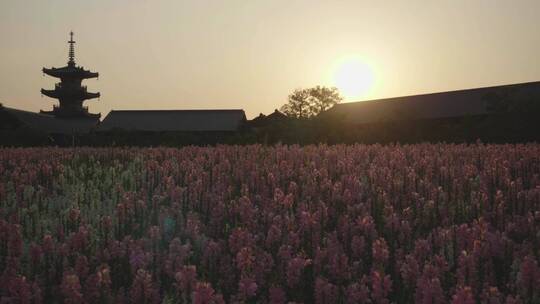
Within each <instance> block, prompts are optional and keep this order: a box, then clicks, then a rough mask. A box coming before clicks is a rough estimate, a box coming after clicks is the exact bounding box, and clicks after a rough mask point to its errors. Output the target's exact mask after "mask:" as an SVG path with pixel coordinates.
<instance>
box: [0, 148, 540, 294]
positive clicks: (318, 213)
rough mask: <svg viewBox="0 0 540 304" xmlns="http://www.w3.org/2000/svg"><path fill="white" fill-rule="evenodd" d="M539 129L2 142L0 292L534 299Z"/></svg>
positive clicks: (539, 270) (539, 240) (538, 253)
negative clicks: (317, 140)
mask: <svg viewBox="0 0 540 304" xmlns="http://www.w3.org/2000/svg"><path fill="white" fill-rule="evenodd" d="M539 262H540V145H538V144H526V145H483V144H476V145H451V144H419V145H388V146H381V145H369V146H367V145H350V146H346V145H336V146H323V145H321V146H305V147H299V146H275V147H265V146H259V145H253V146H217V147H186V148H182V149H171V148H147V149H140V148H101V149H94V148H82V149H60V148H33V149H0V302H2V303H50V302H54V303H163V302H165V303H289V302H294V303H413V302H415V303H486V304H496V303H540V288H538V287H539V286H540V265H539Z"/></svg>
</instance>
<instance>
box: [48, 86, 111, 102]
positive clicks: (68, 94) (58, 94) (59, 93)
mask: <svg viewBox="0 0 540 304" xmlns="http://www.w3.org/2000/svg"><path fill="white" fill-rule="evenodd" d="M81 88H82V89H81V90H64V89H60V88H58V87H57V88H56V89H54V90H45V89H41V94H43V95H45V96H48V97H51V98H56V99H60V98H70V99H77V100H86V99H92V98H98V97H100V96H101V94H100V93H99V92H98V93H91V92H87V91H86V87H81Z"/></svg>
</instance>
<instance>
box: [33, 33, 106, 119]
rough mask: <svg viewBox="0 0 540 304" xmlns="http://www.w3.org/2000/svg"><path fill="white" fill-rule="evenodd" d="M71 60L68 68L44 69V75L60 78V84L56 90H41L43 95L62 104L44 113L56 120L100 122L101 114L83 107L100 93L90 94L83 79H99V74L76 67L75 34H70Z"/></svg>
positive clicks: (56, 86)
mask: <svg viewBox="0 0 540 304" xmlns="http://www.w3.org/2000/svg"><path fill="white" fill-rule="evenodd" d="M69 34H70V38H71V39H70V40H69V41H68V43H69V56H68V58H69V60H68V62H67V66H65V67H61V68H50V69H48V68H43V73H45V74H47V75H49V76H52V77H56V78H60V82H59V83H57V84H55V86H54V90H44V89H41V94H43V95H46V96H48V97H51V98H55V99H58V101H59V102H60V104H59V105H58V106H56V105H55V106H53V109H52V111H43V110H41V111H40V112H41V113H44V114H52V115H54V116H55V117H56V118H89V119H94V120H99V118H100V116H101V114H99V113H98V114H92V113H88V107H85V106H83V102H84V101H85V100H87V99H92V98H97V97H99V96H100V94H99V93H90V92H88V91H87V90H86V86H82V85H81V83H82V80H83V79H89V78H97V77H98V76H99V74H98V73H94V72H90V71H88V70H85V69H84V68H83V67H80V66H76V65H75V47H74V44H75V41H74V40H73V32H70V33H69Z"/></svg>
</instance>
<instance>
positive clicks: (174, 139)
mask: <svg viewBox="0 0 540 304" xmlns="http://www.w3.org/2000/svg"><path fill="white" fill-rule="evenodd" d="M0 139H1V140H0V142H1V145H2V146H46V145H57V146H185V145H202V146H205V145H216V144H240V145H242V144H256V143H259V144H268V145H272V144H278V143H282V144H300V145H307V144H318V143H325V144H339V143H345V144H351V143H365V144H372V143H381V144H387V143H407V144H412V143H420V142H448V143H452V142H453V143H471V142H476V141H477V140H481V141H482V142H485V143H518V142H533V141H536V142H538V141H540V113H539V112H537V111H530V112H501V113H494V114H490V115H485V116H471V117H460V118H452V119H437V120H403V121H387V122H378V123H371V124H361V125H353V124H346V123H343V122H341V121H340V119H339V118H332V119H328V118H326V119H323V118H310V119H302V118H289V119H283V120H278V121H271V122H268V123H266V124H262V125H257V126H254V125H253V124H251V125H250V123H249V122H248V123H247V125H246V126H245V127H244V128H242V129H241V130H240V131H238V132H233V133H227V132H223V133H181V132H172V133H171V132H161V133H159V132H127V131H121V130H118V131H115V132H107V133H99V132H92V133H89V134H85V135H76V136H71V135H47V134H39V133H37V132H31V131H29V130H7V131H6V130H4V131H0Z"/></svg>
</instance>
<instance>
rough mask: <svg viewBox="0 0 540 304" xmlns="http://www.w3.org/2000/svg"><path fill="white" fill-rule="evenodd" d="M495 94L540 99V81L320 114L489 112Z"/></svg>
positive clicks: (365, 118)
mask: <svg viewBox="0 0 540 304" xmlns="http://www.w3.org/2000/svg"><path fill="white" fill-rule="evenodd" d="M492 94H502V95H505V94H506V95H507V96H509V98H511V99H512V101H514V100H521V99H527V98H536V99H537V100H539V102H540V82H528V83H520V84H512V85H504V86H494V87H485V88H475V89H467V90H458V91H449V92H440V93H431V94H422V95H413V96H404V97H394V98H385V99H377V100H369V101H360V102H349V103H342V104H338V105H336V106H334V107H333V108H331V109H330V110H328V111H326V112H324V113H322V114H321V117H328V116H329V115H331V116H333V117H339V119H342V120H343V121H345V122H347V123H372V122H380V121H390V120H403V119H437V118H451V117H463V116H471V115H482V114H488V109H487V105H488V101H489V99H490V95H492Z"/></svg>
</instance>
